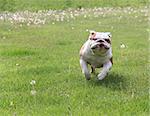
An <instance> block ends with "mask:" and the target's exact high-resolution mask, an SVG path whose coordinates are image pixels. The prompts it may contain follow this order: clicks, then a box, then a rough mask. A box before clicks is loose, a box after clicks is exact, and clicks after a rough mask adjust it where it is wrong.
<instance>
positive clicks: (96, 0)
mask: <svg viewBox="0 0 150 116" xmlns="http://www.w3.org/2000/svg"><path fill="white" fill-rule="evenodd" d="M0 3H1V4H0V11H6V10H7V11H18V10H19V11H20V10H31V11H37V10H41V9H42V10H45V9H46V10H48V9H66V8H70V7H72V8H82V7H84V8H91V7H92V8H94V7H112V6H113V7H118V6H119V7H125V6H133V7H139V6H144V5H146V4H147V5H148V3H149V0H42V1H41V0H0Z"/></svg>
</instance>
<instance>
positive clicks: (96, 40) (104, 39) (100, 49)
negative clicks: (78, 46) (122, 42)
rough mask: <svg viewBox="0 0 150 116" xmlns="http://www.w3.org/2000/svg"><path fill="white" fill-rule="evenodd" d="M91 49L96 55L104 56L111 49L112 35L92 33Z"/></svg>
mask: <svg viewBox="0 0 150 116" xmlns="http://www.w3.org/2000/svg"><path fill="white" fill-rule="evenodd" d="M89 39H90V48H91V50H92V51H93V53H94V54H103V53H105V52H107V50H109V49H110V47H111V34H110V33H109V32H95V31H91V32H90V36H89Z"/></svg>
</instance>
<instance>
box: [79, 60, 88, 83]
mask: <svg viewBox="0 0 150 116" xmlns="http://www.w3.org/2000/svg"><path fill="white" fill-rule="evenodd" d="M80 65H81V69H82V73H83V74H84V75H85V78H86V79H87V80H90V73H89V70H88V64H87V62H86V61H85V60H83V59H82V58H81V59H80Z"/></svg>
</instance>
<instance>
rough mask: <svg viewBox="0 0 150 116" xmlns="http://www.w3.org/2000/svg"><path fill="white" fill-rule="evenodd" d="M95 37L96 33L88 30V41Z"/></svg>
mask: <svg viewBox="0 0 150 116" xmlns="http://www.w3.org/2000/svg"><path fill="white" fill-rule="evenodd" d="M95 36H96V31H93V30H90V35H89V39H90V40H93V38H94V37H95Z"/></svg>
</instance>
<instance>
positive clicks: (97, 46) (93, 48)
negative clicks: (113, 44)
mask: <svg viewBox="0 0 150 116" xmlns="http://www.w3.org/2000/svg"><path fill="white" fill-rule="evenodd" d="M91 49H92V50H95V49H100V50H101V49H106V50H108V49H109V47H108V46H106V45H104V44H97V45H94V46H92V47H91Z"/></svg>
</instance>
